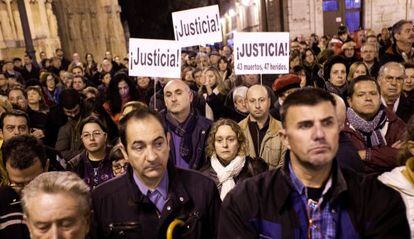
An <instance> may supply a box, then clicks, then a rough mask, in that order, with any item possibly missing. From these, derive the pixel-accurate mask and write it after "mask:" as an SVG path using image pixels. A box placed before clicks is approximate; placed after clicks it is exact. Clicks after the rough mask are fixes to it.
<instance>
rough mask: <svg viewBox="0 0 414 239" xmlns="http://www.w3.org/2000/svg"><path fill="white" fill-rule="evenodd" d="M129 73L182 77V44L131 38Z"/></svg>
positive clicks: (132, 74) (134, 74)
mask: <svg viewBox="0 0 414 239" xmlns="http://www.w3.org/2000/svg"><path fill="white" fill-rule="evenodd" d="M129 57H130V58H129V75H130V76H149V77H166V78H180V77H181V46H180V45H179V44H178V42H177V41H168V40H154V39H141V38H130V39H129Z"/></svg>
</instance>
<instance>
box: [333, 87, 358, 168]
mask: <svg viewBox="0 0 414 239" xmlns="http://www.w3.org/2000/svg"><path fill="white" fill-rule="evenodd" d="M331 95H333V97H334V98H335V103H336V105H335V110H336V116H337V118H338V124H339V126H340V127H341V132H339V147H338V152H337V153H336V159H337V162H338V164H339V166H340V167H341V168H345V169H349V170H352V171H354V172H357V173H363V172H364V164H363V163H362V160H361V158H360V157H359V154H358V150H357V149H356V148H355V146H354V144H353V143H352V141H351V139H350V138H349V137H348V136H347V135H346V134H345V132H343V131H342V129H343V128H344V125H345V119H346V105H345V101H344V100H343V99H342V98H341V97H340V96H339V95H337V94H334V93H331Z"/></svg>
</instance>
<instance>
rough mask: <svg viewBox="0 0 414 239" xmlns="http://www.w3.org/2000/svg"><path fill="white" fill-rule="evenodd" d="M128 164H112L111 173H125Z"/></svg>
mask: <svg viewBox="0 0 414 239" xmlns="http://www.w3.org/2000/svg"><path fill="white" fill-rule="evenodd" d="M128 167H129V166H128V164H127V163H126V164H124V165H121V164H114V165H112V170H113V171H115V172H117V173H119V172H122V171H126V170H128Z"/></svg>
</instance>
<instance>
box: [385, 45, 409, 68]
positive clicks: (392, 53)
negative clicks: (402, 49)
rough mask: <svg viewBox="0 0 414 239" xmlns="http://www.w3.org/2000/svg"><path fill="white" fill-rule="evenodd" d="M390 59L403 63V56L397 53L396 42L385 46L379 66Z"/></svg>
mask: <svg viewBox="0 0 414 239" xmlns="http://www.w3.org/2000/svg"><path fill="white" fill-rule="evenodd" d="M391 61H395V62H400V63H404V58H403V57H402V56H401V54H400V53H398V51H397V45H396V44H393V45H391V46H390V47H388V48H387V50H386V51H385V53H384V54H383V55H382V57H381V59H380V66H382V65H384V64H385V63H388V62H391Z"/></svg>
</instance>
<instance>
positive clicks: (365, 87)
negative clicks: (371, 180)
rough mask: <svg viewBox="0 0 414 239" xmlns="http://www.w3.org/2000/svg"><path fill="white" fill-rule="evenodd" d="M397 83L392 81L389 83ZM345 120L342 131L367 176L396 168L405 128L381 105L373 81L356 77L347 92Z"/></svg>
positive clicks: (363, 77) (378, 92)
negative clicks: (354, 150)
mask: <svg viewBox="0 0 414 239" xmlns="http://www.w3.org/2000/svg"><path fill="white" fill-rule="evenodd" d="M396 80H397V79H396V78H394V77H392V78H391V81H396ZM348 94H349V96H348V103H349V106H350V107H349V108H348V110H347V120H346V123H345V127H344V129H343V130H344V131H345V133H347V135H348V136H349V137H350V138H351V140H352V142H353V143H354V146H355V147H356V148H357V150H358V153H359V155H360V157H361V159H362V160H363V162H364V164H365V171H366V172H367V173H382V172H384V171H388V170H391V169H393V168H395V167H396V166H398V162H397V152H398V149H399V148H400V147H401V143H400V141H399V139H400V137H401V135H402V134H403V133H404V130H405V124H404V122H403V121H402V120H401V119H400V118H398V117H397V116H396V115H395V114H394V113H393V112H392V111H390V110H388V109H387V108H386V107H385V106H383V105H382V104H381V92H380V89H379V86H378V83H377V82H376V81H375V79H373V78H371V77H369V76H358V77H357V78H355V79H354V80H353V81H352V82H351V84H350V85H349V89H348Z"/></svg>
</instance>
